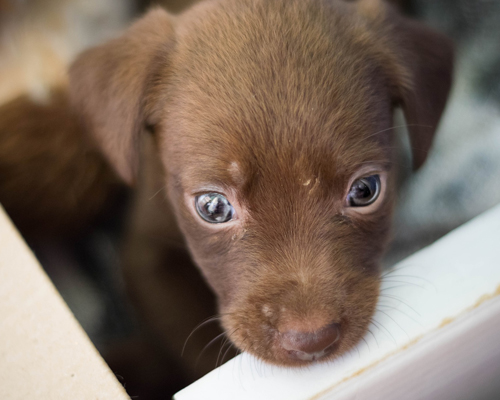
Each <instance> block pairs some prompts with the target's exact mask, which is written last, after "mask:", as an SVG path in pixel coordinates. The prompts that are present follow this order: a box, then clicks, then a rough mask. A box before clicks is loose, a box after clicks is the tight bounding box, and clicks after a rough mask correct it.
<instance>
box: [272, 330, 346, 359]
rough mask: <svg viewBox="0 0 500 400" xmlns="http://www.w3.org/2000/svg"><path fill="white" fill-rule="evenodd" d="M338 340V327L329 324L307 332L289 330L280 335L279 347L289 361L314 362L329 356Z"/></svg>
mask: <svg viewBox="0 0 500 400" xmlns="http://www.w3.org/2000/svg"><path fill="white" fill-rule="evenodd" d="M339 338H340V325H339V324H337V323H331V324H329V325H326V326H324V327H323V328H320V329H318V330H315V331H312V332H308V331H302V330H295V329H290V330H287V331H284V332H281V333H280V340H281V347H282V348H283V349H284V350H286V351H287V353H288V357H290V358H291V359H297V360H303V361H314V360H318V359H320V358H322V357H325V356H327V355H328V354H331V353H332V352H333V350H334V349H335V344H336V343H337V342H338V340H339Z"/></svg>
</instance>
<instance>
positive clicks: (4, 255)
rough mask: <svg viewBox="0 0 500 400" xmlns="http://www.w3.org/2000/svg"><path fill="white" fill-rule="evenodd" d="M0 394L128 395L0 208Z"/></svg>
mask: <svg viewBox="0 0 500 400" xmlns="http://www.w3.org/2000/svg"><path fill="white" fill-rule="evenodd" d="M0 397H1V398H2V400H28V399H37V400H38V399H40V400H59V399H60V400H68V399H71V400H78V399H82V400H83V399H86V400H87V399H92V400H105V399H113V400H125V399H129V397H128V396H127V394H126V393H125V390H124V389H123V387H122V386H121V385H120V383H119V382H118V381H117V380H116V378H115V376H114V374H113V373H112V372H111V370H110V369H109V368H108V366H107V365H106V364H105V362H104V360H103V359H102V358H101V356H100V355H99V353H98V352H97V350H96V349H95V347H94V346H93V345H92V343H91V342H90V340H89V339H88V337H87V335H86V334H85V332H84V331H83V329H82V328H81V327H80V325H79V324H78V322H77V321H76V319H75V318H74V316H73V315H72V314H71V311H70V310H69V309H68V307H67V306H66V304H65V303H64V301H63V300H62V298H61V297H60V295H59V294H58V293H57V291H56V290H55V288H54V286H53V285H52V283H51V282H50V280H49V278H48V277H47V276H46V275H45V272H44V271H43V270H42V268H41V267H40V265H39V263H38V262H37V260H36V259H35V257H34V256H33V254H32V252H31V251H30V249H29V248H28V247H27V246H26V244H25V243H24V241H23V239H22V238H21V237H20V235H19V233H18V232H17V230H16V229H15V228H14V226H13V225H12V224H11V222H10V221H9V220H8V218H7V216H6V215H5V213H4V211H3V209H1V207H0Z"/></svg>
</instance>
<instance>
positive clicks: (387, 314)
mask: <svg viewBox="0 0 500 400" xmlns="http://www.w3.org/2000/svg"><path fill="white" fill-rule="evenodd" d="M377 311H379V312H381V313H383V314H385V315H386V316H387V317H388V318H390V319H391V320H392V322H394V323H395V324H396V325H397V326H398V327H399V329H401V330H402V331H403V332H404V333H405V335H406V336H408V339H410V335H408V333H407V332H406V331H405V330H404V329H403V328H402V327H401V325H399V324H398V323H397V322H396V320H395V319H394V318H392V317H391V316H390V315H389V313H386V312H385V311H383V310H380V309H377Z"/></svg>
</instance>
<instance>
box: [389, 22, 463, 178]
mask: <svg viewBox="0 0 500 400" xmlns="http://www.w3.org/2000/svg"><path fill="white" fill-rule="evenodd" d="M395 30H396V34H397V35H398V39H399V42H400V44H399V45H400V46H401V51H402V55H403V58H402V61H403V63H404V65H405V67H406V68H407V70H408V71H409V72H410V76H411V82H410V85H409V86H408V85H405V84H400V88H401V90H400V93H399V95H400V98H399V99H398V100H399V101H400V104H401V106H402V108H403V111H404V114H405V118H406V122H407V124H408V132H409V134H410V143H411V147H412V150H413V168H414V169H418V168H420V167H421V166H422V164H423V163H424V161H425V160H426V159H427V153H428V152H429V149H430V147H431V144H432V141H433V139H434V135H435V133H436V129H437V126H438V124H439V120H440V119H441V115H442V113H443V111H444V108H445V105H446V100H447V99H448V94H449V92H450V88H451V84H452V75H453V45H452V43H451V41H450V40H449V39H448V38H447V37H445V36H444V35H442V34H440V33H437V32H435V31H433V30H431V29H429V28H427V27H425V26H424V25H422V24H420V23H418V22H415V21H411V20H409V19H406V18H402V17H400V18H399V21H398V23H397V24H396V26H395Z"/></svg>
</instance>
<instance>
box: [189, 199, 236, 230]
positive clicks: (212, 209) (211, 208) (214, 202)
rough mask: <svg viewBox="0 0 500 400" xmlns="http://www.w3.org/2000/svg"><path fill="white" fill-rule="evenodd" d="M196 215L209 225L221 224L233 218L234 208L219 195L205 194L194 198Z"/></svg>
mask: <svg viewBox="0 0 500 400" xmlns="http://www.w3.org/2000/svg"><path fill="white" fill-rule="evenodd" d="M194 201H195V206H196V211H197V212H198V215H199V216H200V217H201V218H203V219H204V220H205V221H207V222H210V223H211V224H223V223H224V222H228V221H230V220H231V219H232V218H233V216H234V208H233V206H232V205H231V203H229V201H228V200H227V199H226V198H225V197H224V196H223V195H221V194H220V193H206V194H202V195H200V196H196V197H195V200H194Z"/></svg>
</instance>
